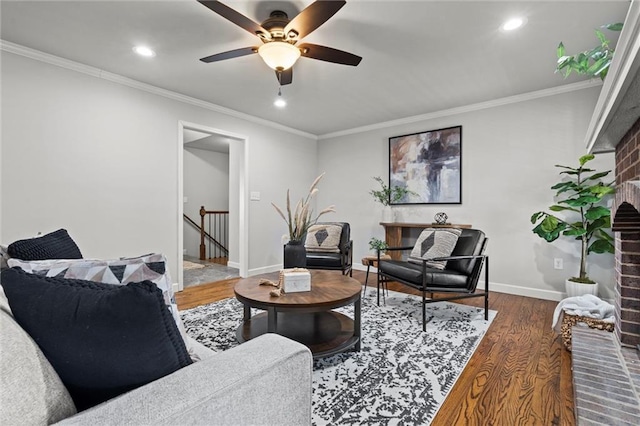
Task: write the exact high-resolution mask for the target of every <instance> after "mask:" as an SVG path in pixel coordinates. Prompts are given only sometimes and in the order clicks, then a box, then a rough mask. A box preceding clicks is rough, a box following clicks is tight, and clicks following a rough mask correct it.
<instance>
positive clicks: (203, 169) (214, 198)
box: [183, 146, 229, 257]
mask: <svg viewBox="0 0 640 426" xmlns="http://www.w3.org/2000/svg"><path fill="white" fill-rule="evenodd" d="M183 164H184V172H183V174H184V196H185V197H186V198H187V202H186V203H184V214H186V215H187V216H189V217H190V218H191V219H192V220H193V221H194V222H196V223H197V224H200V206H204V207H205V209H207V210H218V211H228V210H229V154H224V153H221V152H215V151H208V150H204V149H197V148H189V147H188V146H187V147H185V150H184V157H183ZM184 248H185V249H186V250H187V254H188V255H190V256H195V257H198V256H199V255H200V232H199V231H198V230H197V229H196V228H194V227H193V226H191V225H190V224H188V223H186V222H185V224H184Z"/></svg>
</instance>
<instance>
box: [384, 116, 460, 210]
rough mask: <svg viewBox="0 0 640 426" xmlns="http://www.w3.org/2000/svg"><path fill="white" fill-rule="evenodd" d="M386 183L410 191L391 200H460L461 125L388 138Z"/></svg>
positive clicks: (418, 202) (407, 202) (428, 201)
mask: <svg viewBox="0 0 640 426" xmlns="http://www.w3.org/2000/svg"><path fill="white" fill-rule="evenodd" d="M389 186H390V187H395V186H399V187H403V188H406V189H408V190H410V191H412V192H413V194H409V195H407V196H406V197H404V198H403V199H402V200H400V201H397V202H395V203H393V204H396V205H397V204H461V203H462V126H455V127H447V128H444V129H437V130H428V131H426V132H420V133H412V134H409V135H402V136H394V137H391V138H389Z"/></svg>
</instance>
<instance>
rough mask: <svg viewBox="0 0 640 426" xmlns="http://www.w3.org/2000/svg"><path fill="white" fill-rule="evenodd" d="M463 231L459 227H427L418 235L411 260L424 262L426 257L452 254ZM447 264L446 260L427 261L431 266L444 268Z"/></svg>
mask: <svg viewBox="0 0 640 426" xmlns="http://www.w3.org/2000/svg"><path fill="white" fill-rule="evenodd" d="M461 232H462V231H460V229H457V228H443V229H434V228H426V229H425V230H424V231H422V233H421V234H420V236H419V237H418V240H417V241H416V244H415V246H414V247H413V250H411V254H410V255H409V259H408V260H409V262H413V263H417V264H422V261H423V260H424V259H433V258H436V257H447V256H451V253H452V252H453V249H454V248H455V246H456V242H457V241H458V237H459V236H460V233H461ZM446 265H447V261H446V260H437V261H436V260H429V261H427V266H428V267H430V268H435V269H444V268H445V266H446Z"/></svg>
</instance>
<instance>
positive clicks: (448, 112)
mask: <svg viewBox="0 0 640 426" xmlns="http://www.w3.org/2000/svg"><path fill="white" fill-rule="evenodd" d="M601 85H602V82H601V81H599V80H588V81H581V82H578V83H570V84H565V85H562V86H557V87H552V88H549V89H542V90H536V91H534V92H528V93H521V94H519V95H514V96H507V97H505V98H499V99H493V100H491V101H486V102H480V103H477V104H471V105H465V106H461V107H456V108H450V109H444V110H441V111H435V112H430V113H427V114H421V115H414V116H411V117H405V118H400V119H398V120H391V121H385V122H382V123H376V124H372V125H369V126H362V127H354V128H352V129H347V130H341V131H339V132H333V133H326V134H324V135H319V136H318V140H322V139H330V138H336V137H340V136H347V135H353V134H356V133H363V132H369V131H372V130H379V129H386V128H389V127H395V126H402V125H405V124H412V123H416V122H419V121H426V120H433V119H436V118H442V117H449V116H452V115H457V114H464V113H467V112H474V111H480V110H483V109H489V108H495V107H499V106H503V105H509V104H515V103H519V102H525V101H530V100H533V99H539V98H546V97H548V96H555V95H559V94H561V93H568V92H574V91H577V90H583V89H588V88H591V87H595V86H601Z"/></svg>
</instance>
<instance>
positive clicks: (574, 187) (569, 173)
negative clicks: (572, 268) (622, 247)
mask: <svg viewBox="0 0 640 426" xmlns="http://www.w3.org/2000/svg"><path fill="white" fill-rule="evenodd" d="M593 158H594V155H593V154H587V155H583V156H582V157H580V159H579V160H578V161H579V162H580V166H579V167H577V168H575V167H569V166H561V165H556V167H559V168H561V169H565V170H564V171H562V172H560V175H561V176H562V175H565V176H566V177H568V180H563V181H562V182H559V183H557V184H555V185H553V186H552V187H551V189H554V190H556V195H555V196H556V197H557V198H560V199H559V200H558V201H557V204H554V205H552V206H551V207H549V210H551V211H552V212H561V211H564V212H570V213H575V214H577V215H578V219H577V220H572V219H562V218H560V217H558V216H556V215H554V214H552V213H547V212H544V211H540V212H536V213H534V214H533V215H532V216H531V223H532V224H536V223H537V225H536V226H535V228H533V233H534V234H536V235H538V236H539V237H540V238H543V239H544V240H546V241H548V242H552V241H555V240H557V239H558V238H559V237H560V235H564V236H566V237H570V238H573V239H575V240H578V241H580V244H581V250H580V275H579V276H577V277H573V278H569V280H570V281H575V282H579V283H585V284H593V283H594V281H592V280H591V279H589V277H588V276H587V255H588V254H590V253H613V252H614V246H613V237H612V236H611V235H609V234H608V233H607V232H606V231H605V230H606V229H610V228H611V210H610V209H609V208H608V207H606V206H605V205H603V204H605V201H606V199H607V197H609V196H610V195H611V194H613V193H614V192H615V188H614V182H608V183H604V182H602V180H601V179H602V178H603V177H605V176H607V175H608V174H609V173H611V170H608V171H606V172H597V171H596V170H594V169H589V168H587V167H585V164H586V163H587V162H589V161H591V160H593ZM574 216H575V215H574Z"/></svg>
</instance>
